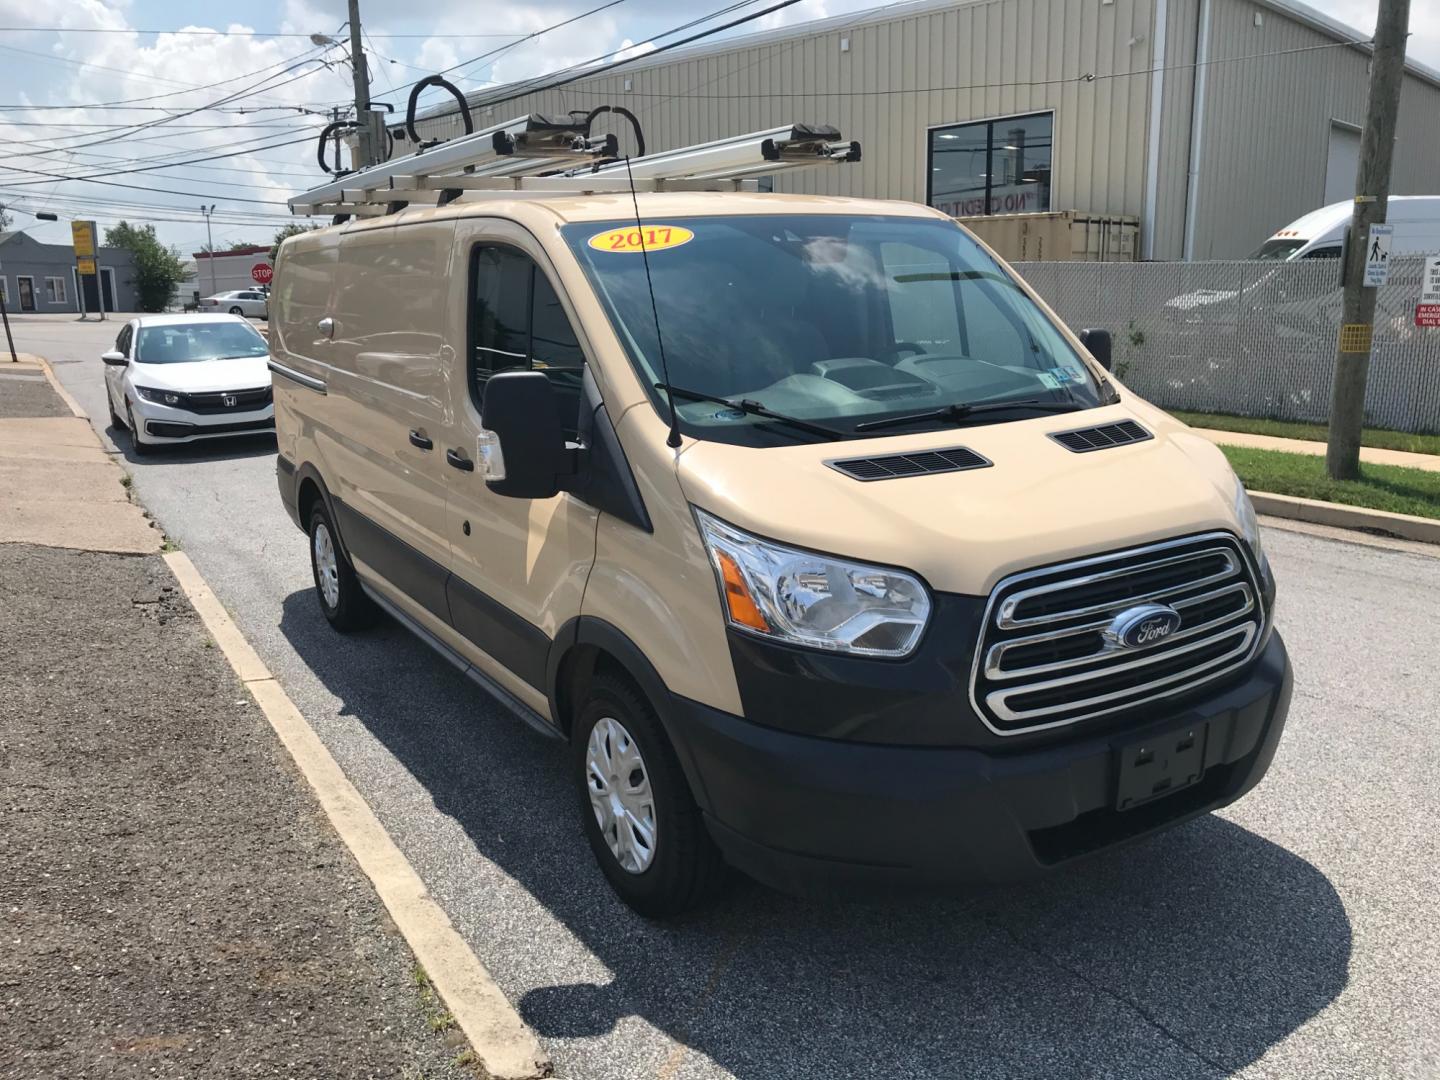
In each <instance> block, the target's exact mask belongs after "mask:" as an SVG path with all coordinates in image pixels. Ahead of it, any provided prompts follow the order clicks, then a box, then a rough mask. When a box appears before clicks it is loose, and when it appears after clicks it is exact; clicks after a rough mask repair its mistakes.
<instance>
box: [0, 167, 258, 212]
mask: <svg viewBox="0 0 1440 1080" xmlns="http://www.w3.org/2000/svg"><path fill="white" fill-rule="evenodd" d="M3 168H5V169H7V170H9V171H10V172H18V173H24V174H25V175H27V176H43V177H45V178H46V179H47V180H64V181H74V182H76V183H79V182H81V181H83V182H85V183H87V184H99V185H100V186H101V187H113V188H129V189H130V190H132V191H153V192H155V193H156V194H160V195H185V196H187V197H190V198H195V199H215V200H217V201H219V200H224V201H226V202H243V203H255V204H257V205H260V206H285V205H286V203H285V200H284V199H242V198H240V197H239V196H238V195H216V194H214V193H213V192H205V191H176V190H175V189H174V188H161V187H145V186H143V185H140V184H124V183H119V182H118V181H114V180H97V179H96V178H95V177H93V176H66V175H64V174H63V173H52V172H40V171H39V170H37V169H22V168H21V167H20V166H19V165H5V166H3ZM105 175H107V176H108V175H112V174H109V173H107V174H105ZM8 182H9V181H7V183H8ZM16 186H17V187H18V186H19V185H18V184H17V185H16ZM245 186H247V187H248V186H253V185H245Z"/></svg>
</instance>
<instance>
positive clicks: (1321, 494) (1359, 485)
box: [1220, 446, 1440, 518]
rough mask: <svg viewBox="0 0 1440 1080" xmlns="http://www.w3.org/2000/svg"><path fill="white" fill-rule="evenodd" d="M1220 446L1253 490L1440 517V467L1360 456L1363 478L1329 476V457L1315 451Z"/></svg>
mask: <svg viewBox="0 0 1440 1080" xmlns="http://www.w3.org/2000/svg"><path fill="white" fill-rule="evenodd" d="M1220 449H1221V450H1223V451H1224V452H1225V456H1226V457H1227V458H1229V459H1230V464H1231V466H1232V467H1233V468H1234V469H1235V472H1236V473H1238V474H1239V476H1240V479H1241V480H1243V481H1244V482H1245V486H1246V487H1247V488H1249V489H1250V490H1251V491H1264V492H1269V493H1270V494H1272V495H1295V496H1298V497H1300V498H1302V499H1320V500H1321V501H1323V502H1333V503H1344V504H1345V505H1346V506H1363V507H1366V508H1367V509H1370V510H1388V511H1390V512H1391V513H1394V514H1414V515H1416V516H1417V517H1428V518H1440V472H1427V471H1426V470H1424V469H1402V468H1399V467H1397V466H1395V465H1371V464H1369V463H1367V462H1363V461H1362V462H1361V463H1360V479H1359V480H1331V479H1330V478H1329V477H1328V476H1326V475H1325V459H1324V458H1323V457H1318V456H1316V455H1314V454H1286V453H1282V452H1280V451H1278V450H1251V449H1248V448H1246V447H1241V446H1222V447H1221V448H1220Z"/></svg>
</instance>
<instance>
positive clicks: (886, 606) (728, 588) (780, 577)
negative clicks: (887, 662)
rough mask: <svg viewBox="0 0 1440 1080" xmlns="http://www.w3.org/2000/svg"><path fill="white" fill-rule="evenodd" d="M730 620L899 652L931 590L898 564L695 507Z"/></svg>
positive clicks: (788, 635) (803, 639)
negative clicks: (817, 549) (768, 534)
mask: <svg viewBox="0 0 1440 1080" xmlns="http://www.w3.org/2000/svg"><path fill="white" fill-rule="evenodd" d="M695 517H696V519H697V520H698V521H699V523H700V534H701V536H702V537H703V538H704V540H705V546H706V548H707V549H708V550H709V552H710V561H711V563H712V564H713V565H714V567H715V575H716V577H717V578H718V579H719V584H720V592H721V595H722V596H723V597H724V599H725V616H726V618H727V619H728V620H729V622H730V625H731V626H734V627H736V628H738V629H740V630H744V631H746V632H748V633H752V634H758V635H760V636H762V637H768V638H773V639H774V640H776V641H783V642H785V643H787V644H791V645H804V646H808V647H809V648H812V649H827V650H829V651H832V652H843V653H851V654H854V655H857V656H875V657H901V656H908V655H909V654H910V653H911V652H913V651H914V650H915V646H916V645H917V644H918V643H919V641H920V636H921V635H922V634H923V633H924V632H925V624H926V623H927V622H928V621H929V620H930V594H929V593H928V592H927V591H926V589H925V586H924V585H923V584H921V582H920V580H919V579H918V578H916V577H915V576H913V575H911V574H907V573H904V572H903V571H900V570H891V569H889V568H887V567H881V566H867V565H865V564H864V563H854V562H849V561H847V560H844V559H836V558H832V557H830V556H828V555H817V554H815V553H814V552H810V551H802V550H800V549H799V548H792V547H786V546H785V545H783V544H776V543H773V542H771V541H769V540H761V539H760V538H759V537H756V536H751V535H750V534H749V533H746V532H742V531H741V530H739V529H737V528H735V527H734V526H733V525H727V524H726V523H725V522H723V521H721V520H719V519H718V518H715V517H712V516H710V515H709V514H707V513H705V511H703V510H698V509H697V510H696V511H695Z"/></svg>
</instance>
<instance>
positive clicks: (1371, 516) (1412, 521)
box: [1250, 491, 1440, 544]
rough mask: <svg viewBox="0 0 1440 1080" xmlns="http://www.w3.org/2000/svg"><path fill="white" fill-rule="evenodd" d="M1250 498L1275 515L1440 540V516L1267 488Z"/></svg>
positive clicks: (1424, 540)
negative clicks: (1394, 511)
mask: <svg viewBox="0 0 1440 1080" xmlns="http://www.w3.org/2000/svg"><path fill="white" fill-rule="evenodd" d="M1250 500H1251V501H1252V502H1253V503H1254V504H1255V510H1256V512H1257V513H1261V514H1269V515H1270V516H1271V517H1278V518H1289V519H1291V520H1292V521H1306V522H1309V523H1310V524H1312V525H1331V526H1334V527H1336V528H1341V529H1374V530H1378V531H1380V532H1384V533H1389V534H1390V535H1391V536H1398V537H1401V538H1402V539H1405V540H1418V541H1419V542H1421V543H1424V544H1440V518H1424V517H1415V516H1414V515H1412V514H1392V513H1390V512H1389V511H1386V510H1367V509H1365V508H1363V507H1359V506H1345V505H1342V504H1341V503H1330V502H1321V501H1320V500H1318V499H1301V498H1297V497H1296V496H1294V495H1271V494H1269V493H1267V492H1263V491H1252V492H1250Z"/></svg>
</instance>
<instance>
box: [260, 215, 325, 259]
mask: <svg viewBox="0 0 1440 1080" xmlns="http://www.w3.org/2000/svg"><path fill="white" fill-rule="evenodd" d="M318 228H320V226H319V225H301V224H299V223H298V222H292V223H291V224H289V225H286V226H285V227H284V228H283V229H281V230H280V231H279V232H277V233H276V234H275V242H274V243H273V244H271V245H270V261H271V262H274V261H275V256H277V255H279V254H280V245H281V244H282V243H284V242H285V241H286V240H288V239H290V237H292V236H299V235H300V234H301V233H307V232H314V231H315V230H316V229H318Z"/></svg>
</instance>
